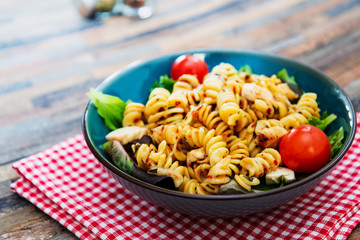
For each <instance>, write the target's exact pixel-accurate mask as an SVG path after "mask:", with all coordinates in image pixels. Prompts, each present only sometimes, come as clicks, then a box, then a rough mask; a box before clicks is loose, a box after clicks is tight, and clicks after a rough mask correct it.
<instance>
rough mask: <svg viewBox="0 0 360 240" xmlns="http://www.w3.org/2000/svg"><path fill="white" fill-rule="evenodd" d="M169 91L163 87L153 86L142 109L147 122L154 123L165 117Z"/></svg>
mask: <svg viewBox="0 0 360 240" xmlns="http://www.w3.org/2000/svg"><path fill="white" fill-rule="evenodd" d="M169 96H170V92H169V91H168V90H166V89H164V88H155V89H154V90H153V91H152V92H151V93H150V96H149V100H148V101H147V103H146V105H145V109H144V114H145V118H146V120H147V122H148V123H156V122H158V121H159V120H163V119H165V116H166V115H165V114H164V113H165V110H166V102H167V99H168V98H169Z"/></svg>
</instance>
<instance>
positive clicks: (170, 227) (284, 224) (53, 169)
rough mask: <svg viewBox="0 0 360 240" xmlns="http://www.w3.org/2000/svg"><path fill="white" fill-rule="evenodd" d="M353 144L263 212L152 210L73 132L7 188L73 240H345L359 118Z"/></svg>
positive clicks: (358, 179) (352, 220) (358, 191)
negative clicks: (312, 180)
mask: <svg viewBox="0 0 360 240" xmlns="http://www.w3.org/2000/svg"><path fill="white" fill-rule="evenodd" d="M357 116H358V126H357V133H356V137H355V141H354V143H353V145H352V147H351V148H350V150H349V151H348V153H347V154H346V156H345V157H344V159H343V160H342V161H341V162H340V163H339V165H338V166H337V167H336V168H335V169H334V171H332V172H331V174H330V175H329V176H328V177H326V178H325V179H324V180H323V181H322V182H321V183H320V184H319V185H317V186H316V187H315V188H314V189H312V190H310V191H309V192H307V193H306V194H304V195H302V196H300V197H299V198H297V199H295V200H293V201H291V202H289V203H287V204H285V205H283V206H281V207H279V208H277V209H274V210H271V211H268V212H264V213H259V214H254V215H251V216H246V217H235V218H216V219H209V218H200V217H191V216H186V215H182V214H180V213H175V212H172V211H170V210H166V209H163V208H161V207H158V206H154V205H152V204H151V203H149V202H147V201H145V200H143V199H141V198H139V197H138V196H136V195H134V194H133V193H131V192H130V191H128V190H126V189H125V188H124V187H122V186H121V185H119V184H118V183H117V182H115V180H114V179H112V178H111V177H110V176H109V175H108V174H107V173H106V172H105V170H104V169H103V168H102V167H101V166H100V164H99V163H98V162H97V160H96V159H95V158H94V156H93V155H92V154H91V152H90V150H89V149H88V148H87V146H86V144H85V141H84V139H83V136H82V135H81V134H78V135H76V136H74V137H72V138H70V139H68V140H66V141H64V142H61V143H59V144H57V145H55V146H53V147H52V148H50V149H47V150H45V151H43V152H41V153H38V154H36V155H33V156H30V157H28V158H26V159H23V160H20V161H18V162H16V163H15V164H14V165H13V167H14V169H16V170H17V171H18V173H19V174H20V176H21V178H20V179H19V180H18V181H16V182H14V183H13V184H12V185H11V187H12V189H13V190H14V191H16V192H17V193H18V194H20V195H21V196H23V197H24V198H26V199H28V200H29V201H30V202H32V203H33V204H34V205H36V206H37V207H38V208H40V209H41V210H42V211H44V212H45V213H46V214H48V215H49V216H51V217H52V218H54V219H55V220H56V221H58V222H59V223H61V224H62V225H64V226H65V227H66V228H68V229H69V230H70V231H72V232H73V233H74V234H75V235H76V236H78V237H79V238H80V239H99V238H100V239H176V238H178V239H204V238H212V239H245V238H246V239H260V238H261V239H345V238H346V237H347V236H348V235H349V234H350V232H351V230H352V229H353V228H354V227H355V226H356V225H357V224H358V223H359V222H360V175H359V174H358V173H359V171H360V161H358V159H360V128H359V126H360V114H358V115H357Z"/></svg>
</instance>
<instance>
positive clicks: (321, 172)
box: [82, 48, 357, 201]
mask: <svg viewBox="0 0 360 240" xmlns="http://www.w3.org/2000/svg"><path fill="white" fill-rule="evenodd" d="M190 53H205V54H212V53H235V54H247V55H253V56H257V57H267V58H271V59H275V60H280V61H287V62H290V63H291V64H294V65H297V66H300V67H301V68H306V69H308V70H310V71H311V72H313V73H315V74H317V75H321V76H322V77H324V78H326V79H327V80H328V81H329V82H330V83H331V84H332V85H334V86H335V87H336V88H337V89H338V90H339V91H340V92H341V94H343V95H344V96H345V98H346V100H347V101H348V103H349V106H350V109H349V110H348V111H349V112H350V113H351V116H350V117H351V118H352V122H351V124H353V128H351V132H350V133H349V138H348V141H347V143H345V144H346V145H345V147H344V148H343V150H342V151H341V152H340V153H338V154H337V155H336V156H335V157H334V158H333V159H332V161H330V162H329V163H328V164H326V165H325V166H324V167H322V168H321V169H319V170H318V171H316V172H315V173H312V174H310V175H309V176H307V177H305V178H303V179H300V180H299V181H296V182H293V183H291V184H289V185H285V186H283V187H279V188H275V189H271V190H266V191H262V192H256V193H249V194H229V195H195V194H188V193H183V192H180V191H176V190H170V189H166V188H162V187H158V186H156V185H153V184H150V183H147V182H144V181H142V180H139V179H137V178H135V177H133V176H131V175H129V174H127V173H125V172H123V171H122V170H120V169H118V168H117V167H116V166H115V165H113V164H112V163H111V162H110V161H109V160H107V159H105V158H104V157H103V156H102V155H101V154H100V153H99V152H98V150H97V149H96V148H95V147H94V146H93V144H92V142H91V140H90V136H89V134H88V130H87V126H86V125H87V124H86V119H87V115H88V108H89V106H90V104H91V100H89V101H88V102H87V104H86V107H85V110H84V112H83V116H82V132H83V135H84V139H85V142H86V144H87V146H88V147H89V149H90V151H91V152H92V154H93V155H94V156H95V158H96V159H97V160H98V161H99V162H100V163H101V164H102V165H103V166H104V167H105V168H107V169H108V170H110V171H111V172H112V173H114V174H116V175H118V176H119V177H121V178H124V179H125V180H127V181H129V182H131V183H133V184H135V185H138V186H139V187H143V188H147V189H148V190H150V191H155V192H158V193H161V194H165V195H172V196H176V197H179V198H186V199H196V200H209V201H214V200H215V201H216V200H219V201H220V200H221V201H223V200H240V199H255V198H262V197H265V196H270V195H274V194H280V193H282V192H286V191H288V190H292V189H296V188H298V187H301V186H303V185H305V184H307V183H309V182H311V181H313V180H315V179H317V178H319V177H321V176H323V177H326V175H327V174H329V173H330V171H331V170H332V169H333V168H334V167H335V166H336V165H337V164H338V163H339V162H340V161H341V159H342V158H343V157H344V156H345V154H346V153H347V151H348V150H349V148H350V146H351V144H352V142H353V140H354V138H355V134H356V127H357V118H356V113H355V109H354V106H353V104H352V102H351V100H350V97H349V96H348V94H347V93H346V92H345V91H344V90H343V89H342V88H341V87H340V86H339V85H338V84H337V83H336V82H335V81H334V80H333V79H331V78H330V77H329V76H327V75H326V74H325V73H323V72H322V71H320V70H319V69H317V68H315V67H312V66H310V65H308V64H305V63H303V62H300V61H295V60H293V59H290V58H288V57H284V56H280V55H276V54H271V53H268V52H263V51H257V50H248V49H232V48H211V49H209V48H197V49H189V50H184V51H176V52H171V53H167V54H162V55H158V56H155V57H152V58H148V59H140V60H137V61H134V62H132V63H130V64H128V65H127V66H125V67H124V68H121V69H119V70H117V71H115V72H114V73H112V74H111V75H109V76H108V77H107V78H106V79H105V80H104V81H102V82H101V83H100V84H99V85H98V87H96V90H98V89H101V88H102V86H103V85H105V84H106V83H107V82H109V81H112V80H113V79H114V78H115V77H119V76H121V75H122V74H124V73H126V71H127V70H130V69H133V68H136V67H139V66H141V65H144V64H146V63H148V62H151V61H153V60H156V59H161V58H169V57H176V56H180V55H182V54H190ZM109 175H111V174H109Z"/></svg>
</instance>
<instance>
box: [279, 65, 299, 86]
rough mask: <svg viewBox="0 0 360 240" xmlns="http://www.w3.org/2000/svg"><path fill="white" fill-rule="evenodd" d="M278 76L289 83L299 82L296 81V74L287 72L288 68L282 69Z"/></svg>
mask: <svg viewBox="0 0 360 240" xmlns="http://www.w3.org/2000/svg"><path fill="white" fill-rule="evenodd" d="M276 76H277V77H278V78H280V79H281V80H284V81H285V82H287V83H293V84H296V85H298V84H297V82H296V81H295V77H294V76H291V77H290V76H289V74H288V72H287V70H286V69H285V68H284V69H282V70H281V71H279V72H278V73H277V74H276Z"/></svg>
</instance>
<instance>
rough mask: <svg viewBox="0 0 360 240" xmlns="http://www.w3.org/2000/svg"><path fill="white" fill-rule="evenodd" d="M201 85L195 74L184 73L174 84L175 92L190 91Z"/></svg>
mask: <svg viewBox="0 0 360 240" xmlns="http://www.w3.org/2000/svg"><path fill="white" fill-rule="evenodd" d="M197 86H199V80H198V79H197V77H196V76H195V75H190V74H184V75H182V76H180V77H179V79H178V80H177V81H176V82H175V84H174V86H173V92H181V93H184V92H188V91H191V90H193V89H194V88H196V87H197Z"/></svg>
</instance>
